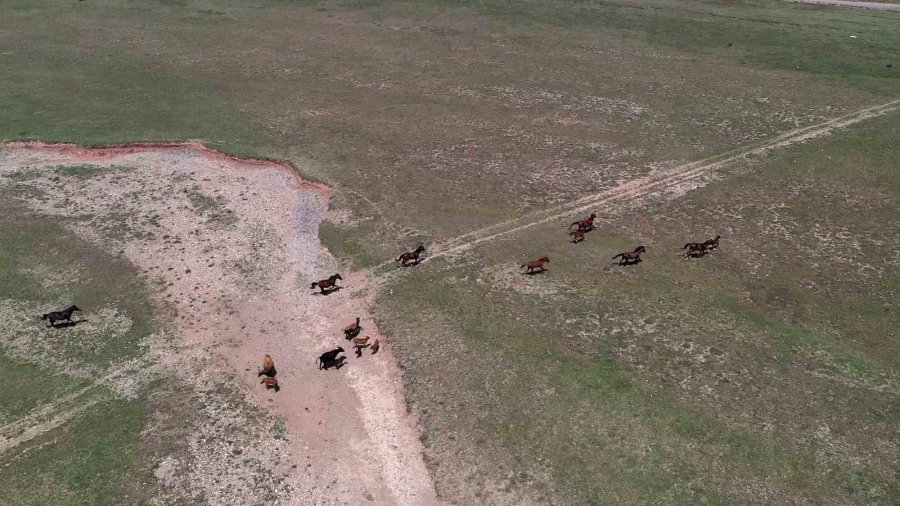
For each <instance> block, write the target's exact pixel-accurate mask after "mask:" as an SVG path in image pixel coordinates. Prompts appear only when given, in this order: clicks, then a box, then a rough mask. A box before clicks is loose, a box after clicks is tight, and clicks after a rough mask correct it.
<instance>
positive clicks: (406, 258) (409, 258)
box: [394, 244, 425, 267]
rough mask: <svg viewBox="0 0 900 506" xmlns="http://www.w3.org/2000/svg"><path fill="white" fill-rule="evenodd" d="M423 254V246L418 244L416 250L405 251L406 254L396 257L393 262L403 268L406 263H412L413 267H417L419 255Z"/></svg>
mask: <svg viewBox="0 0 900 506" xmlns="http://www.w3.org/2000/svg"><path fill="white" fill-rule="evenodd" d="M424 252H425V246H422V245H421V244H420V245H419V247H418V248H416V249H414V250H412V251H407V252H406V253H403V254H402V255H400V256H399V257H397V260H394V261H395V262H400V265H402V266H403V267H406V262H413V265H419V255H421V254H422V253H424Z"/></svg>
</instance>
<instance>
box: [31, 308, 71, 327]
mask: <svg viewBox="0 0 900 506" xmlns="http://www.w3.org/2000/svg"><path fill="white" fill-rule="evenodd" d="M75 311H81V308H80V307H78V306H75V305H72V306H69V307H67V308H66V309H63V310H62V311H51V312H49V313H46V314H44V315H42V316H41V320H47V321H48V324H47V326H48V327H55V326H56V322H66V323H68V324H70V325H71V324H73V323H75V322H73V321H72V313H74V312H75Z"/></svg>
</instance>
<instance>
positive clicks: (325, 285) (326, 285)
mask: <svg viewBox="0 0 900 506" xmlns="http://www.w3.org/2000/svg"><path fill="white" fill-rule="evenodd" d="M339 279H344V278H342V277H341V275H340V274H335V275H333V276H329V277H328V279H323V280H321V281H316V282H314V283H313V284H311V285H309V288H310V289H315V288H316V287H319V290H322V293H330V292H331V291H332V290H338V289H340V288H341V287H339V286H337V280H339Z"/></svg>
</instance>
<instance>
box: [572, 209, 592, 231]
mask: <svg viewBox="0 0 900 506" xmlns="http://www.w3.org/2000/svg"><path fill="white" fill-rule="evenodd" d="M596 217H597V213H591V215H590V216H588V217H587V218H585V219H583V220H579V221H573V222H572V224H571V225H569V228H572V227H574V226H575V225H578V230H580V231H582V232H590V231H591V230H594V218H596Z"/></svg>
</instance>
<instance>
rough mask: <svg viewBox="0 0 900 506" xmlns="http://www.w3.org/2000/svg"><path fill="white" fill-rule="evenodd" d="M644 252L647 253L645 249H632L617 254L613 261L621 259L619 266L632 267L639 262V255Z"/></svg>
mask: <svg viewBox="0 0 900 506" xmlns="http://www.w3.org/2000/svg"><path fill="white" fill-rule="evenodd" d="M645 251H647V248H645V247H643V246H638V247H637V248H634V251H626V252H625V253H619V254H618V255H616V256H614V257H613V260H615V259H617V258H619V257H622V259H621V260H619V265H633V264H636V263H638V262H640V261H641V253H643V252H645Z"/></svg>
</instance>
